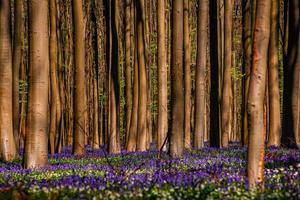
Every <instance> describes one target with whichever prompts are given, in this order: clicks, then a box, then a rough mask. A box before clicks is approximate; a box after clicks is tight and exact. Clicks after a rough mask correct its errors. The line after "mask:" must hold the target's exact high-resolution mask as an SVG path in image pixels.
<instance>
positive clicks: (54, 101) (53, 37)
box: [49, 0, 61, 154]
mask: <svg viewBox="0 0 300 200" xmlns="http://www.w3.org/2000/svg"><path fill="white" fill-rule="evenodd" d="M56 7H57V6H56V0H50V73H51V74H50V80H51V82H50V83H51V104H50V107H51V108H50V109H51V110H50V131H49V138H50V153H51V154H53V153H55V143H57V141H56V140H58V139H59V138H56V135H57V132H58V131H59V123H60V119H61V106H60V97H59V85H58V76H57V64H58V58H57V53H58V51H57V42H58V41H57V30H56V26H57V25H56V21H57V17H56V12H57V8H56Z"/></svg>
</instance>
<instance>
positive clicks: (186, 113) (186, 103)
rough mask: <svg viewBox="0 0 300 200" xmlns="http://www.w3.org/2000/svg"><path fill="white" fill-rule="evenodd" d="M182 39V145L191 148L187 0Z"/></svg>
mask: <svg viewBox="0 0 300 200" xmlns="http://www.w3.org/2000/svg"><path fill="white" fill-rule="evenodd" d="M183 6H184V8H183V9H184V10H183V41H184V147H185V148H187V149H190V148H191V68H190V65H191V57H190V56H191V50H190V31H189V0H184V5H183Z"/></svg>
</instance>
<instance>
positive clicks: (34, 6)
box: [24, 0, 49, 168]
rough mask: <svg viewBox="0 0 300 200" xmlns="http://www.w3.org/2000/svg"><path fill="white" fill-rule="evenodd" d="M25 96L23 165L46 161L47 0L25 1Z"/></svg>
mask: <svg viewBox="0 0 300 200" xmlns="http://www.w3.org/2000/svg"><path fill="white" fill-rule="evenodd" d="M28 3H29V4H28V6H29V7H28V9H29V11H28V13H29V96H28V114H27V131H26V136H25V137H26V139H25V153H24V167H25V168H37V167H44V166H45V165H46V164H47V162H48V131H47V130H48V91H49V90H48V89H49V88H48V86H49V37H48V34H49V33H48V11H49V9H48V8H49V7H48V5H49V1H48V0H29V2H28Z"/></svg>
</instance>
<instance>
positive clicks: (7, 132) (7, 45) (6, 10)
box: [0, 0, 17, 161]
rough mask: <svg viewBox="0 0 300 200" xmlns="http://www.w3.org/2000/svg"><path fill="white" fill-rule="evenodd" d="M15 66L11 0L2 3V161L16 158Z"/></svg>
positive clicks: (0, 136)
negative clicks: (14, 115)
mask: <svg viewBox="0 0 300 200" xmlns="http://www.w3.org/2000/svg"><path fill="white" fill-rule="evenodd" d="M12 84H13V66H12V45H11V31H10V3H9V0H1V1H0V110H1V112H0V159H1V160H4V161H12V160H13V159H14V158H15V157H16V153H17V152H16V144H15V139H14V132H13V93H12V91H13V88H12Z"/></svg>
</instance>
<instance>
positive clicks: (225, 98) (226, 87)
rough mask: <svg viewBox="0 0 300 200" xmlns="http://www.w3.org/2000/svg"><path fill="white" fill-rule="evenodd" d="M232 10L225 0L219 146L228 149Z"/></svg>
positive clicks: (228, 0)
mask: <svg viewBox="0 0 300 200" xmlns="http://www.w3.org/2000/svg"><path fill="white" fill-rule="evenodd" d="M232 8H233V0H225V15H224V29H225V30H224V62H223V63H224V66H223V67H224V72H223V84H222V86H223V88H222V100H221V101H222V104H221V106H222V107H221V108H222V110H221V112H222V113H221V129H222V140H221V146H222V147H228V142H229V132H230V128H231V127H230V126H231V116H230V112H231V103H230V94H231V92H232V91H231V66H232V59H231V58H232Z"/></svg>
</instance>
